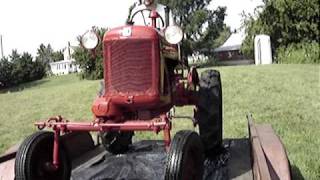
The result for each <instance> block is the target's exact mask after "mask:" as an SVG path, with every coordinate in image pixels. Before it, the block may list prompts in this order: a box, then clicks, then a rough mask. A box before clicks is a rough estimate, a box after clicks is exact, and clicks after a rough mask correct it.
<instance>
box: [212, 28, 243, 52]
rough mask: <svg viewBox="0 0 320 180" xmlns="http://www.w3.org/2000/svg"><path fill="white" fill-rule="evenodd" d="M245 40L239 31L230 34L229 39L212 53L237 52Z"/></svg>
mask: <svg viewBox="0 0 320 180" xmlns="http://www.w3.org/2000/svg"><path fill="white" fill-rule="evenodd" d="M244 38H245V35H244V32H243V31H241V30H239V31H237V32H236V33H232V34H231V35H230V37H229V38H228V39H227V40H226V42H224V43H223V44H222V45H221V46H220V47H218V48H216V49H214V52H221V51H233V50H239V49H240V47H241V44H242V42H243V40H244Z"/></svg>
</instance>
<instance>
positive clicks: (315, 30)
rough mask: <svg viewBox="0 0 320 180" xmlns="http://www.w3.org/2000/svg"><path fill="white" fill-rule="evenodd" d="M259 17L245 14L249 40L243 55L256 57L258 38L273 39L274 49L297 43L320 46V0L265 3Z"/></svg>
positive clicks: (259, 10) (273, 0)
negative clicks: (256, 39)
mask: <svg viewBox="0 0 320 180" xmlns="http://www.w3.org/2000/svg"><path fill="white" fill-rule="evenodd" d="M263 2H264V5H263V6H260V7H258V9H257V11H256V12H259V13H257V14H255V15H251V14H244V27H245V28H246V39H245V41H244V43H243V46H242V51H243V53H244V54H246V55H247V56H249V57H253V40H254V36H255V35H257V34H267V35H269V36H270V37H271V42H272V48H273V50H274V51H276V50H277V49H278V48H279V47H287V46H289V45H290V44H297V43H311V42H317V43H319V19H320V17H319V0H308V1H295V0H264V1H263Z"/></svg>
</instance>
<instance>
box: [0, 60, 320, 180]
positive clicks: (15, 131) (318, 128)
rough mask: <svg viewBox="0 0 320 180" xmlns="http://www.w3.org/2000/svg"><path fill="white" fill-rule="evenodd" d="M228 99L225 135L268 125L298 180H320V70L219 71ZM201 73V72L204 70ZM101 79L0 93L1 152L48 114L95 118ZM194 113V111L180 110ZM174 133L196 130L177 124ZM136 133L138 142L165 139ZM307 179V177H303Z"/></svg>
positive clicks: (50, 82) (67, 79)
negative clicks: (249, 118)
mask: <svg viewBox="0 0 320 180" xmlns="http://www.w3.org/2000/svg"><path fill="white" fill-rule="evenodd" d="M216 69H218V70H220V72H221V75H222V83H223V95H224V99H223V102H224V137H225V138H235V137H236V138H241V137H247V136H248V133H247V122H246V118H245V115H246V113H248V112H251V113H252V114H253V115H254V118H255V119H256V121H257V122H259V123H270V124H272V126H273V128H274V129H275V131H276V132H277V134H278V135H279V136H280V137H281V139H282V140H283V142H284V144H285V146H286V148H287V151H288V155H289V158H290V161H291V164H292V168H293V173H294V177H295V179H300V178H303V177H304V178H305V179H320V153H319V147H320V138H319V137H320V118H319V117H320V80H319V79H320V66H319V65H270V66H238V67H219V68H216ZM203 70H204V69H201V70H200V71H203ZM99 86H100V85H99V81H87V80H79V78H78V77H77V76H76V75H68V76H61V77H51V78H48V79H43V80H40V81H36V82H33V83H28V84H24V85H21V86H19V87H15V88H11V89H6V90H2V91H0V107H1V108H0V153H2V152H4V150H5V149H7V148H9V147H10V146H12V145H14V144H16V143H17V142H19V141H21V140H22V139H24V138H25V137H26V136H27V135H29V134H30V133H32V132H33V131H36V128H35V127H34V126H33V122H34V121H35V120H39V119H46V118H48V117H50V116H55V115H63V116H64V117H66V118H69V119H77V120H80V121H82V120H86V119H87V120H91V119H92V114H91V110H90V108H91V104H92V101H93V100H94V98H95V97H96V92H97V91H98V89H99ZM177 113H178V114H180V115H182V114H183V115H190V116H191V115H192V107H184V108H178V109H177ZM174 122H175V123H174V131H177V130H178V129H184V128H190V129H193V127H192V125H191V122H190V121H189V120H176V121H174ZM161 137H162V136H161V135H160V136H159V135H158V136H154V135H153V134H152V133H136V137H135V138H136V139H141V138H144V139H150V138H161ZM302 176H303V177H302Z"/></svg>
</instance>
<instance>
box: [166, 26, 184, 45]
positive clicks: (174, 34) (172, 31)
mask: <svg viewBox="0 0 320 180" xmlns="http://www.w3.org/2000/svg"><path fill="white" fill-rule="evenodd" d="M164 36H165V38H166V40H167V41H168V42H169V43H170V44H178V43H179V42H181V41H182V39H183V32H182V29H181V28H180V27H178V26H169V27H167V29H166V30H165V32H164Z"/></svg>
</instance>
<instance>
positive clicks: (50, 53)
mask: <svg viewBox="0 0 320 180" xmlns="http://www.w3.org/2000/svg"><path fill="white" fill-rule="evenodd" d="M36 60H37V62H38V63H43V65H44V66H45V68H46V69H45V70H46V72H47V73H50V72H51V68H50V63H51V62H56V61H61V60H63V53H62V50H58V51H54V50H53V49H52V47H51V45H50V44H48V45H47V46H46V45H44V44H40V46H39V48H38V49H37V56H36Z"/></svg>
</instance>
